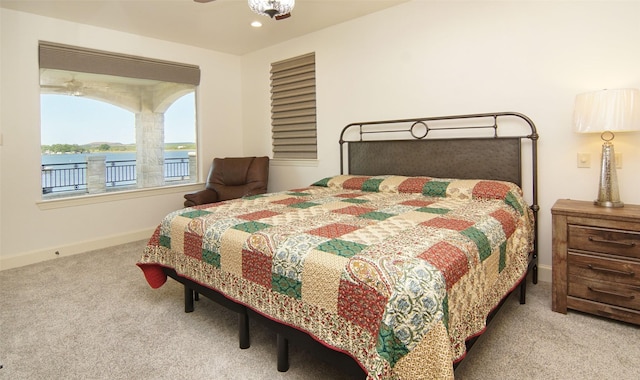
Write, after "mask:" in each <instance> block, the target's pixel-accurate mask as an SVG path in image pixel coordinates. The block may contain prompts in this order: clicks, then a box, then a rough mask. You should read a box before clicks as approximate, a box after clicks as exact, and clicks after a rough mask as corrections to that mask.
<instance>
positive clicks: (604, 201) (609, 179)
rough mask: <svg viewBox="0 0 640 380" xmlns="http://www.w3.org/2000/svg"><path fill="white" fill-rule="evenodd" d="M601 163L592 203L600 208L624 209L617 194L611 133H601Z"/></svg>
mask: <svg viewBox="0 0 640 380" xmlns="http://www.w3.org/2000/svg"><path fill="white" fill-rule="evenodd" d="M601 137H602V140H604V143H603V144H602V162H601V164H600V186H599V187H598V199H596V200H595V201H594V202H593V203H594V204H595V205H597V206H602V207H624V203H622V202H621V201H620V195H619V193H618V175H617V173H616V154H615V152H614V150H613V144H612V143H611V140H613V133H611V132H606V131H605V132H602V135H601Z"/></svg>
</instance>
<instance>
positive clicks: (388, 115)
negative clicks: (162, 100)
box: [242, 1, 640, 281]
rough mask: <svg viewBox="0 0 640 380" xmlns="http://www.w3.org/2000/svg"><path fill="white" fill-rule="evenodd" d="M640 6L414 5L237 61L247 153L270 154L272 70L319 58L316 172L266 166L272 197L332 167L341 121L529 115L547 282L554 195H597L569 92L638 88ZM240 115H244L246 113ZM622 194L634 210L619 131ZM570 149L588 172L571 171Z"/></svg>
mask: <svg viewBox="0 0 640 380" xmlns="http://www.w3.org/2000/svg"><path fill="white" fill-rule="evenodd" d="M639 14H640V3H638V2H608V1H603V2H560V1H545V2H520V1H518V2H504V1H501V2H482V1H472V2H440V1H435V2H434V1H411V2H409V3H405V4H402V5H399V6H396V7H393V8H390V9H388V10H385V11H382V12H378V13H376V14H373V15H369V16H366V17H363V18H360V19H357V20H354V21H351V22H348V23H344V24H341V25H338V26H335V27H332V28H328V29H325V30H322V31H320V32H317V33H314V34H311V35H307V36H304V37H302V38H298V39H295V40H292V41H288V42H286V43H283V44H281V45H278V46H275V47H272V48H268V49H264V50H261V51H258V52H255V53H252V54H248V55H246V56H243V58H242V80H243V106H242V108H243V111H244V112H243V115H244V128H245V134H244V136H245V140H244V147H245V150H252V151H258V150H262V151H264V152H266V153H268V152H270V149H271V148H270V144H271V138H270V130H269V118H270V113H269V107H270V105H269V74H268V72H269V65H270V63H271V62H273V61H277V60H281V59H285V58H290V57H293V56H296V55H299V54H303V53H307V52H310V51H315V52H316V71H317V109H318V150H319V157H320V158H319V160H318V162H317V165H316V166H310V167H309V166H306V167H301V166H276V165H272V166H271V172H270V186H271V189H272V190H283V189H286V188H294V187H300V186H306V185H308V184H310V183H312V182H313V181H315V180H317V179H320V178H322V177H325V176H329V175H332V174H336V173H337V172H338V170H339V156H338V138H339V133H340V130H341V129H342V127H343V126H344V125H346V124H348V123H350V122H355V121H364V120H378V119H395V118H405V117H420V116H439V115H449V114H463V113H476V112H494V111H517V112H522V113H524V114H526V115H528V116H529V117H531V118H532V119H533V121H534V122H535V123H536V126H537V128H538V132H539V134H540V140H539V176H540V177H539V192H540V193H539V194H540V199H539V204H540V207H541V209H540V212H539V226H540V233H539V238H540V240H539V242H540V244H539V249H540V264H541V267H542V268H541V269H542V273H541V276H542V278H543V279H544V280H547V281H550V266H551V213H550V209H551V207H552V206H553V203H554V202H555V201H556V200H557V199H558V198H573V199H582V200H589V201H591V200H593V199H594V198H595V197H596V195H597V187H598V172H599V167H600V164H599V154H600V147H601V141H600V139H599V136H597V135H577V134H575V133H573V132H572V130H571V118H572V112H573V102H574V98H575V95H576V94H578V93H581V92H584V91H592V90H598V89H603V88H623V87H634V88H640V70H639V69H638V63H639V62H640V49H638V46H640V28H639V27H638V19H637V16H638V15H639ZM248 110H251V111H250V112H248ZM614 143H615V149H616V152H618V153H622V155H623V168H622V169H619V170H618V178H619V183H620V196H621V198H622V200H623V201H624V202H626V203H636V204H638V203H640V191H639V190H640V176H638V173H640V149H638V147H639V146H640V133H628V134H622V133H620V134H618V136H617V137H616V139H615V141H614ZM578 152H587V153H590V154H591V158H592V161H591V168H590V169H578V168H577V165H576V162H577V160H576V156H577V153H578Z"/></svg>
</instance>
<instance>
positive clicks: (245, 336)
mask: <svg viewBox="0 0 640 380" xmlns="http://www.w3.org/2000/svg"><path fill="white" fill-rule="evenodd" d="M238 331H239V341H240V348H241V349H245V348H249V346H250V345H251V341H250V340H249V314H247V310H246V309H245V310H244V312H242V313H238Z"/></svg>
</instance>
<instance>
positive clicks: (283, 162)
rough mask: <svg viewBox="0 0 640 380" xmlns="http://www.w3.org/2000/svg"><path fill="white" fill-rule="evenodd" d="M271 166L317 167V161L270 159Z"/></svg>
mask: <svg viewBox="0 0 640 380" xmlns="http://www.w3.org/2000/svg"><path fill="white" fill-rule="evenodd" d="M271 165H273V166H313V167H318V160H317V159H316V160H301V159H300V160H289V159H284V158H272V159H271Z"/></svg>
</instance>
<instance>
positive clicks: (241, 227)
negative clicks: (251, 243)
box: [233, 221, 271, 234]
mask: <svg viewBox="0 0 640 380" xmlns="http://www.w3.org/2000/svg"><path fill="white" fill-rule="evenodd" d="M269 227H271V225H270V224H266V223H260V222H255V221H251V222H246V223H240V224H236V225H235V226H233V229H235V230H238V231H244V232H248V233H250V234H251V233H254V232H257V231H260V230H264V229H265V228H269Z"/></svg>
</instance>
